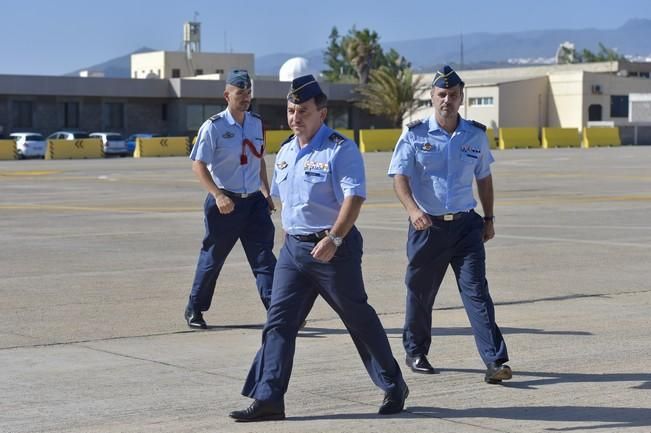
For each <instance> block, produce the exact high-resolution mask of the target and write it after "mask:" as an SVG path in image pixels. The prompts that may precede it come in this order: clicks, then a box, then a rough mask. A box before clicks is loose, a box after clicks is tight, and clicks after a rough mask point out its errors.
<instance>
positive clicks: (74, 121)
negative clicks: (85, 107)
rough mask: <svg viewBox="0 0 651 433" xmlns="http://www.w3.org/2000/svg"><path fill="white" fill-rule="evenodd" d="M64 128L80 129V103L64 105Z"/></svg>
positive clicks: (65, 103) (66, 103)
mask: <svg viewBox="0 0 651 433" xmlns="http://www.w3.org/2000/svg"><path fill="white" fill-rule="evenodd" d="M63 127H64V128H79V102H64V103H63Z"/></svg>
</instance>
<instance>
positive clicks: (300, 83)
mask: <svg viewBox="0 0 651 433" xmlns="http://www.w3.org/2000/svg"><path fill="white" fill-rule="evenodd" d="M322 94H323V91H322V90H321V86H319V83H318V82H317V81H316V79H315V78H314V76H313V75H303V76H302V77H298V78H294V79H293V80H292V85H291V86H290V88H289V93H288V94H287V100H288V101H289V102H291V103H293V104H302V103H303V102H306V101H309V100H310V99H312V98H314V97H315V96H319V95H322Z"/></svg>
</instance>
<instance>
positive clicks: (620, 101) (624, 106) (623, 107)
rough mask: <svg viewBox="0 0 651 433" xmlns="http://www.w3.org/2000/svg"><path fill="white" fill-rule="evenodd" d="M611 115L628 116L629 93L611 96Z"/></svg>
mask: <svg viewBox="0 0 651 433" xmlns="http://www.w3.org/2000/svg"><path fill="white" fill-rule="evenodd" d="M610 117H628V95H611V96H610Z"/></svg>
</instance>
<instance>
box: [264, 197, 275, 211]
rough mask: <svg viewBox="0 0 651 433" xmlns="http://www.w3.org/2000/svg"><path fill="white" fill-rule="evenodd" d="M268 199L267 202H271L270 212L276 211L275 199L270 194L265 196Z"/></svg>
mask: <svg viewBox="0 0 651 433" xmlns="http://www.w3.org/2000/svg"><path fill="white" fill-rule="evenodd" d="M265 198H266V199H267V203H269V213H271V212H276V205H275V204H274V201H273V199H272V198H271V196H270V195H268V196H267V197H265Z"/></svg>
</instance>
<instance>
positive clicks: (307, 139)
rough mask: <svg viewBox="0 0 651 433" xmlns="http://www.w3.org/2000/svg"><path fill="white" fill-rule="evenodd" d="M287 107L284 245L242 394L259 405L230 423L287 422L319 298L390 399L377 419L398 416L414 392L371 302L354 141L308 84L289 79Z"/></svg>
mask: <svg viewBox="0 0 651 433" xmlns="http://www.w3.org/2000/svg"><path fill="white" fill-rule="evenodd" d="M287 99H288V103H287V119H288V124H289V126H290V127H291V129H292V131H293V132H294V135H293V136H292V137H290V138H289V139H288V140H287V141H286V142H285V143H284V145H283V146H282V148H281V149H280V152H279V153H278V155H277V157H276V164H275V167H274V177H273V180H272V188H271V191H272V194H273V195H274V196H276V197H280V201H281V203H282V224H283V228H284V229H285V232H286V236H285V244H284V245H283V248H282V249H281V251H280V255H279V257H278V265H277V266H276V273H275V276H274V284H273V292H272V296H271V307H270V308H269V312H268V314H267V323H266V325H265V327H264V331H263V334H262V347H261V348H260V350H259V351H258V353H257V355H256V357H255V359H254V361H253V365H252V367H251V370H250V371H249V374H248V377H247V379H246V383H245V384H244V388H243V390H242V394H243V395H245V396H247V397H251V398H253V399H255V400H254V401H253V403H252V404H251V406H250V407H249V408H248V409H245V410H240V411H235V412H231V414H230V416H231V417H232V418H234V419H235V420H236V421H266V420H277V419H284V418H285V405H284V395H285V392H286V391H287V386H288V383H289V377H290V374H291V370H292V363H293V358H294V350H295V344H296V334H297V333H298V330H299V326H300V325H301V323H302V322H303V320H305V318H306V317H307V315H308V313H309V311H310V309H311V308H312V305H313V304H314V301H315V300H316V297H317V296H318V295H321V296H322V297H323V299H324V300H325V301H326V302H327V303H328V304H329V305H330V306H331V307H332V308H333V309H334V310H335V311H336V312H337V314H339V317H341V319H342V321H343V322H344V325H345V326H346V328H347V329H348V331H349V333H350V335H351V337H352V339H353V342H354V343H355V346H356V348H357V350H358V352H359V355H360V357H361V358H362V361H363V363H364V365H365V367H366V369H367V371H368V373H369V375H370V376H371V379H372V380H373V382H374V383H375V384H376V385H377V386H378V387H380V388H381V389H382V390H384V391H385V396H384V401H383V403H382V405H381V406H380V411H379V413H380V414H391V413H397V412H400V411H402V409H403V408H404V403H405V399H406V398H407V395H408V393H409V390H408V388H407V385H406V384H405V382H404V380H403V378H402V374H401V372H400V367H399V366H398V363H397V362H396V361H395V359H394V358H393V355H392V353H391V347H390V346H389V341H388V339H387V336H386V333H385V332H384V329H383V327H382V324H381V323H380V320H379V318H378V316H377V314H376V312H375V310H374V309H373V308H372V307H371V306H370V305H369V304H368V302H367V296H366V292H365V289H364V282H363V279H362V269H361V259H362V236H361V234H360V233H359V231H358V230H357V229H356V228H355V226H354V223H355V220H356V219H357V216H358V215H359V212H360V209H361V207H362V203H363V202H364V200H365V197H366V181H365V175H364V161H363V159H362V156H361V154H360V152H359V150H358V149H357V146H356V144H355V143H354V142H352V141H351V140H349V139H347V138H345V137H343V136H341V135H339V134H338V133H337V132H335V131H333V130H332V129H330V128H329V127H327V126H326V125H325V124H324V121H325V119H326V115H327V109H326V103H327V97H326V95H325V94H324V93H323V92H322V91H321V87H320V86H319V84H318V83H317V81H316V80H315V79H314V77H313V76H312V75H305V76H302V77H299V78H296V79H295V80H293V82H292V85H291V88H290V92H289V95H287Z"/></svg>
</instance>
